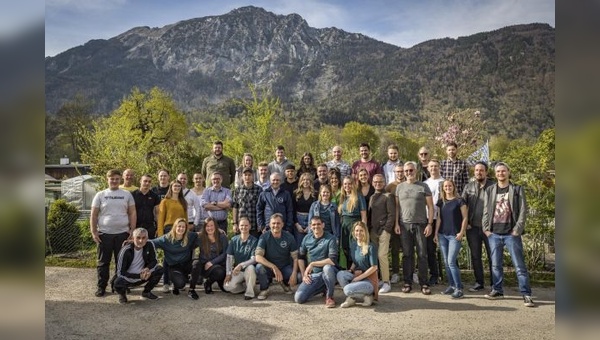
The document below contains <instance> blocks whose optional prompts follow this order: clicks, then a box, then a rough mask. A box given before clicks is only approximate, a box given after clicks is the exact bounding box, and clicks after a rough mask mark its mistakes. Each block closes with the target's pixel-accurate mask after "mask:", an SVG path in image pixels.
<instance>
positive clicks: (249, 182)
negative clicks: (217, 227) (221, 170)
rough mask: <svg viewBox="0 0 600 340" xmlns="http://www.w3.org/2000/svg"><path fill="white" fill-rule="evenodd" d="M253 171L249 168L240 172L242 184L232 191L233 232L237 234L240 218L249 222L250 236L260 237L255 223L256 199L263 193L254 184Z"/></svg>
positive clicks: (258, 186)
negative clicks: (244, 218)
mask: <svg viewBox="0 0 600 340" xmlns="http://www.w3.org/2000/svg"><path fill="white" fill-rule="evenodd" d="M253 180H254V171H253V170H252V168H250V167H246V168H244V169H243V170H242V184H241V185H239V186H236V187H235V189H234V190H233V198H232V207H233V231H234V232H235V233H236V234H237V233H239V222H240V218H242V217H246V218H248V221H249V222H250V235H253V236H255V237H259V236H260V232H259V230H258V223H257V221H256V212H257V211H256V204H257V203H258V197H259V196H260V193H261V192H262V191H263V190H262V188H261V187H260V185H258V184H255V183H254V182H253Z"/></svg>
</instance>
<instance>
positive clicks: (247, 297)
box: [244, 296, 252, 301]
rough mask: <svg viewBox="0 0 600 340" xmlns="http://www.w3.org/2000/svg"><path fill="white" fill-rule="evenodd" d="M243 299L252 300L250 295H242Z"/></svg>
mask: <svg viewBox="0 0 600 340" xmlns="http://www.w3.org/2000/svg"><path fill="white" fill-rule="evenodd" d="M244 300H246V301H248V300H252V296H244Z"/></svg>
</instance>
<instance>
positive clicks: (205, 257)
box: [200, 217, 228, 294]
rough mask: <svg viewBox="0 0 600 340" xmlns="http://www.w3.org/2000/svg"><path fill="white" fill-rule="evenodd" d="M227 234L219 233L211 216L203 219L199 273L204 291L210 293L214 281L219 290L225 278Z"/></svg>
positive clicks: (223, 289)
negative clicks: (202, 278)
mask: <svg viewBox="0 0 600 340" xmlns="http://www.w3.org/2000/svg"><path fill="white" fill-rule="evenodd" d="M227 244H228V241H227V235H225V233H221V232H220V231H219V229H218V228H217V223H216V222H215V220H214V219H213V218H212V217H209V218H207V219H206V220H205V221H204V228H203V229H202V231H201V232H200V274H202V276H203V277H204V278H205V279H206V281H204V292H205V293H206V294H212V293H213V290H212V284H213V283H214V282H216V283H217V284H218V285H219V289H221V291H223V292H224V291H225V288H223V281H224V280H225V264H226V261H227V253H226V252H227Z"/></svg>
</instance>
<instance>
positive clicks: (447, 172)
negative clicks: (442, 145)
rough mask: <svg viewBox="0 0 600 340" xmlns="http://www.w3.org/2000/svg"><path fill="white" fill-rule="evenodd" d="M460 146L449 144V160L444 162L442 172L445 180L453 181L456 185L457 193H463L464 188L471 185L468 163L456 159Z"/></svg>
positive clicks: (453, 143) (447, 150) (447, 151)
mask: <svg viewBox="0 0 600 340" xmlns="http://www.w3.org/2000/svg"><path fill="white" fill-rule="evenodd" d="M457 148H458V145H456V143H455V142H450V143H448V146H446V154H447V155H448V159H445V160H443V161H442V164H441V168H442V169H441V170H442V171H441V172H442V177H443V178H444V179H451V180H452V181H454V185H456V192H459V193H462V192H463V188H464V187H465V185H467V183H469V168H468V167H467V162H466V161H463V160H460V159H457V158H456V149H457Z"/></svg>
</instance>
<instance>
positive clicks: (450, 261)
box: [438, 234, 463, 290]
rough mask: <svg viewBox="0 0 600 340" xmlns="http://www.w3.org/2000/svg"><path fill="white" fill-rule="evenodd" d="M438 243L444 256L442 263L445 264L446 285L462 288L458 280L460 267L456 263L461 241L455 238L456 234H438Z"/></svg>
mask: <svg viewBox="0 0 600 340" xmlns="http://www.w3.org/2000/svg"><path fill="white" fill-rule="evenodd" d="M438 243H439V245H440V249H441V251H442V256H443V258H444V265H445V266H446V275H447V276H448V285H449V286H450V287H453V288H457V289H460V290H462V289H463V285H462V282H461V281H460V269H459V268H458V266H457V265H456V258H457V257H458V252H459V251H460V248H461V247H462V242H460V241H457V240H456V235H444V234H438Z"/></svg>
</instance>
